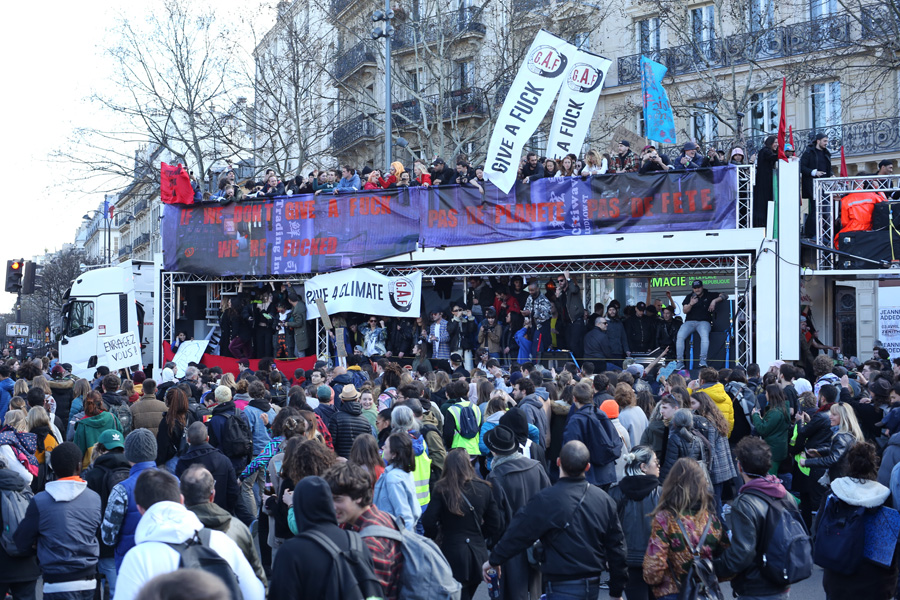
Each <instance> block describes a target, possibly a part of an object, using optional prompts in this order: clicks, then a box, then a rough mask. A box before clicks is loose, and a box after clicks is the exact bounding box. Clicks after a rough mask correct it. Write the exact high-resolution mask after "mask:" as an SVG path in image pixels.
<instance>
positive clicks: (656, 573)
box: [643, 458, 729, 600]
mask: <svg viewBox="0 0 900 600" xmlns="http://www.w3.org/2000/svg"><path fill="white" fill-rule="evenodd" d="M715 502H716V501H715V498H713V496H712V494H711V493H710V491H709V483H708V482H707V480H706V475H705V474H704V472H703V468H702V467H701V466H700V464H699V463H698V462H697V461H696V460H694V459H692V458H680V459H678V461H676V462H675V464H674V465H673V466H672V469H671V471H670V473H669V477H668V478H666V480H665V483H663V487H662V492H661V493H660V497H659V504H657V505H656V509H655V510H654V511H653V512H652V513H651V514H650V522H651V532H650V541H649V542H648V544H647V551H646V554H645V555H644V562H643V575H644V581H645V582H647V583H648V584H649V585H650V586H651V587H652V588H653V594H654V596H656V598H658V599H666V600H670V599H671V600H674V599H675V598H677V595H678V593H679V592H680V591H681V589H682V588H683V587H684V583H685V578H686V577H687V574H688V572H689V571H690V568H691V565H692V563H693V560H694V559H693V552H692V549H695V548H696V549H698V550H699V555H700V557H701V558H703V559H707V560H710V559H712V558H713V557H715V556H718V555H719V554H721V553H722V552H723V551H724V550H725V548H727V547H728V545H729V541H728V535H727V533H726V531H725V527H724V526H723V525H722V521H721V520H720V519H719V517H718V515H717V514H716V509H715V508H716V504H715Z"/></svg>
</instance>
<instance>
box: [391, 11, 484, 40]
mask: <svg viewBox="0 0 900 600" xmlns="http://www.w3.org/2000/svg"><path fill="white" fill-rule="evenodd" d="M480 17H481V9H480V8H475V7H468V8H460V9H459V10H456V11H453V12H448V13H442V14H439V15H436V16H434V17H430V18H428V19H422V20H420V21H409V22H407V23H403V24H401V25H399V26H397V27H396V28H395V30H394V37H393V38H392V41H391V48H392V49H393V50H406V49H410V48H412V47H413V46H415V45H416V44H430V43H433V42H437V41H439V40H441V39H442V38H443V39H444V40H445V41H452V40H455V39H459V38H462V37H465V36H467V35H476V36H484V34H485V31H487V29H486V28H485V26H484V23H482V22H481V19H480Z"/></svg>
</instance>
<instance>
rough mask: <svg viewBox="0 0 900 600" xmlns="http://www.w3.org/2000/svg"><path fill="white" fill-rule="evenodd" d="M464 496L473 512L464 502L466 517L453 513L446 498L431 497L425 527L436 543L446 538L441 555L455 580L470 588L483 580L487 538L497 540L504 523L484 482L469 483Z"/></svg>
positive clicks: (424, 520) (423, 522) (424, 518)
mask: <svg viewBox="0 0 900 600" xmlns="http://www.w3.org/2000/svg"><path fill="white" fill-rule="evenodd" d="M463 494H464V495H465V497H466V499H468V501H469V502H470V503H471V505H472V509H470V508H469V507H468V506H467V505H466V503H465V500H463V502H462V505H461V507H460V508H461V509H462V512H463V514H462V515H457V514H454V513H452V512H450V509H449V508H448V507H447V504H446V500H445V498H444V495H443V494H441V493H440V492H435V493H433V494H431V502H429V504H428V508H427V509H426V510H425V514H423V515H422V526H423V527H424V528H425V535H426V536H428V537H430V538H432V539H434V538H436V537H437V536H438V534H439V533H442V534H443V539H442V540H441V544H440V547H441V552H443V553H444V556H445V557H446V558H447V562H449V563H450V568H451V569H452V571H453V578H454V579H456V580H457V581H459V582H460V583H462V584H463V585H467V584H472V583H477V582H478V581H480V580H481V565H482V564H484V561H486V560H487V557H488V551H487V546H486V545H485V538H487V539H496V537H495V536H497V534H498V533H499V532H501V531H503V525H504V523H503V517H502V516H501V514H500V510H499V508H498V507H497V501H496V500H495V499H494V496H493V495H492V494H491V488H490V487H488V486H487V485H485V483H484V482H483V481H481V480H480V479H474V480H472V481H469V482H468V483H466V485H465V486H464V487H463ZM473 509H474V510H473Z"/></svg>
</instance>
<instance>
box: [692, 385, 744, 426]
mask: <svg viewBox="0 0 900 600" xmlns="http://www.w3.org/2000/svg"><path fill="white" fill-rule="evenodd" d="M694 391H697V392H705V393H706V394H708V395H709V397H710V398H712V401H713V402H715V403H716V406H717V407H718V408H719V410H720V411H722V415H723V416H724V417H725V420H726V421H728V436H729V437H731V430H732V429H734V404H733V403H732V401H731V396H729V395H728V392H726V391H725V386H724V385H722V384H721V383H715V384H713V385H709V386H707V387H702V388H700V389H699V390H694Z"/></svg>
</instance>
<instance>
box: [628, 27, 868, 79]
mask: <svg viewBox="0 0 900 600" xmlns="http://www.w3.org/2000/svg"><path fill="white" fill-rule="evenodd" d="M850 23H851V17H850V16H849V15H835V16H833V17H825V18H822V19H817V20H815V21H805V22H803V23H795V24H793V25H786V26H784V27H775V28H773V29H769V30H766V31H763V32H760V33H744V34H738V35H732V36H729V37H726V38H722V39H716V40H709V41H706V42H700V43H698V44H687V45H684V46H676V47H674V48H666V49H664V50H657V51H654V52H648V53H645V54H644V56H646V57H647V58H649V59H651V60H653V61H656V62H658V63H661V64H663V65H665V66H666V67H668V69H669V71H668V74H669V75H683V74H685V73H693V72H697V71H705V70H708V69H718V68H721V67H727V66H732V65H741V64H746V63H748V62H753V61H760V60H768V59H772V58H786V57H789V56H798V55H801V54H809V53H810V52H816V51H819V50H834V49H837V48H846V47H848V46H850V45H851V43H852V40H851V36H850ZM617 64H618V72H619V74H618V84H619V85H626V84H629V83H637V82H639V81H640V80H641V55H640V54H632V55H630V56H622V57H619V59H618V63H617Z"/></svg>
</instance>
